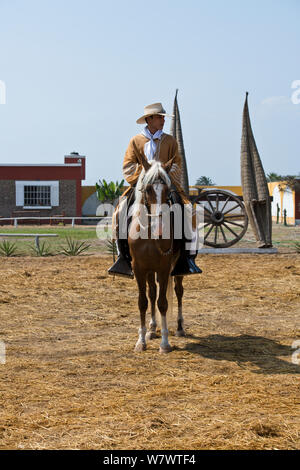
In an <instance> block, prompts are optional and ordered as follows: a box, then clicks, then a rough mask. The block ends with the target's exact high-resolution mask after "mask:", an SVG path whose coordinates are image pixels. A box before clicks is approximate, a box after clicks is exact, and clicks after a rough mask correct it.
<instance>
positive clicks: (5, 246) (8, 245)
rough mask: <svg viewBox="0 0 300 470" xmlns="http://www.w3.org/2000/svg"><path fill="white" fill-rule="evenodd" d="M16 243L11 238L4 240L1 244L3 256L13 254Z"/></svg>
mask: <svg viewBox="0 0 300 470" xmlns="http://www.w3.org/2000/svg"><path fill="white" fill-rule="evenodd" d="M16 249H17V247H16V244H15V243H12V242H10V241H9V240H3V242H2V243H1V244H0V252H1V254H2V255H3V256H13V255H14V254H15V252H16Z"/></svg>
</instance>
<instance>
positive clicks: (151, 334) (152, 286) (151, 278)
mask: <svg viewBox="0 0 300 470" xmlns="http://www.w3.org/2000/svg"><path fill="white" fill-rule="evenodd" d="M148 285H149V298H150V303H151V320H150V323H149V328H150V331H148V333H147V335H146V339H147V340H149V339H154V338H156V337H157V336H156V327H157V323H156V283H155V273H154V272H151V273H149V274H148Z"/></svg>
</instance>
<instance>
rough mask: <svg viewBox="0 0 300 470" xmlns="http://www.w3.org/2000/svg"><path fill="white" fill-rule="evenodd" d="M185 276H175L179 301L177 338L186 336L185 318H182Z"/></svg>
mask: <svg viewBox="0 0 300 470" xmlns="http://www.w3.org/2000/svg"><path fill="white" fill-rule="evenodd" d="M182 281H183V276H175V292H176V296H177V301H178V316H177V331H176V333H175V335H176V336H185V331H184V329H183V316H182V297H183V285H182Z"/></svg>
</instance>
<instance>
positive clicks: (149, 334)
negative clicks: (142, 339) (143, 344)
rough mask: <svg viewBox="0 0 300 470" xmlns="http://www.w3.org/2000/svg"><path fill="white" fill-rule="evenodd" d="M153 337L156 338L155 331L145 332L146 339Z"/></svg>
mask: <svg viewBox="0 0 300 470" xmlns="http://www.w3.org/2000/svg"><path fill="white" fill-rule="evenodd" d="M155 338H157V334H156V333H155V331H148V333H147V334H146V340H147V341H149V340H150V339H155Z"/></svg>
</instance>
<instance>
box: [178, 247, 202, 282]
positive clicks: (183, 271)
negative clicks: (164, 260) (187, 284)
mask: <svg viewBox="0 0 300 470" xmlns="http://www.w3.org/2000/svg"><path fill="white" fill-rule="evenodd" d="M196 256H197V255H191V254H190V253H189V252H188V251H185V250H183V251H182V252H181V254H180V257H179V259H178V261H177V263H176V265H175V268H174V269H173V271H172V272H171V276H187V275H189V274H201V273H202V270H201V269H200V268H198V266H197V265H196V263H195V259H196Z"/></svg>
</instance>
